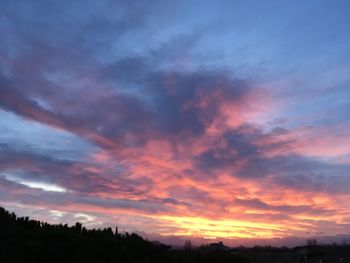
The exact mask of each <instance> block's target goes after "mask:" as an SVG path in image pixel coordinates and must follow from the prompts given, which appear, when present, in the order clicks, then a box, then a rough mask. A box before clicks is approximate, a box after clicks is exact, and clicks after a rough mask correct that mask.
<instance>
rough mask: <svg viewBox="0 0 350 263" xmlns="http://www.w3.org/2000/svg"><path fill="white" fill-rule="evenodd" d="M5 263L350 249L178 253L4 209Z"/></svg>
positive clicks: (247, 256)
mask: <svg viewBox="0 0 350 263" xmlns="http://www.w3.org/2000/svg"><path fill="white" fill-rule="evenodd" d="M0 262H4V263H10V262H11V263H12V262H23V263H24V262H38V263H39V262H60V263H78V262H84V263H89V262H91V263H92V262H94V263H100V262H101V263H102V262H123V263H124V262H125V263H128V262H130V263H133V262H139V263H146V262H152V263H153V262H155V263H157V262H162V263H166V262H174V263H176V262H185V263H197V262H198V263H199V262H203V263H209V262H211V263H215V262H218V263H226V262H232V263H255V262H261V263H265V262H266V263H267V262H268V263H274V262H276V263H277V262H280V263H284V262H286V263H289V262H290V263H292V262H293V263H297V262H305V263H306V262H310V263H319V262H322V263H328V262H329V263H333V262H343V263H344V262H348V263H350V245H347V244H342V245H336V244H334V245H322V246H321V245H317V244H316V243H315V242H313V243H310V244H309V245H308V246H304V247H295V248H293V249H289V248H285V247H284V248H273V247H254V248H244V247H239V248H228V247H226V246H224V245H223V244H222V243H216V244H211V245H207V246H202V247H199V248H193V247H192V246H191V243H190V242H189V241H187V242H186V243H185V246H184V248H183V249H178V250H174V249H171V247H170V246H166V245H164V244H160V243H159V242H150V241H147V240H144V239H143V238H142V237H140V236H138V235H137V234H134V233H133V234H129V233H124V234H120V233H118V232H117V231H115V232H113V231H112V229H111V228H106V229H97V230H96V229H90V230H88V229H86V228H84V227H83V226H82V224H80V223H76V224H75V225H74V226H70V227H69V226H68V225H62V224H60V225H51V224H48V223H44V222H40V221H37V220H31V219H29V218H28V217H17V216H16V215H15V214H14V213H9V212H8V211H6V210H5V209H4V208H1V207H0Z"/></svg>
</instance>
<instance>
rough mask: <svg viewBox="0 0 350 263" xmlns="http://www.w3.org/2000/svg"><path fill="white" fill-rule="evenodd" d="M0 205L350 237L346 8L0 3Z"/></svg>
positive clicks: (196, 237)
mask: <svg viewBox="0 0 350 263" xmlns="http://www.w3.org/2000/svg"><path fill="white" fill-rule="evenodd" d="M0 6H1V8H0V34H1V39H0V205H1V206H3V207H5V208H6V209H8V210H10V211H14V212H16V213H17V214H19V215H21V216H30V217H33V218H36V219H39V220H44V221H48V222H51V223H69V224H73V223H74V222H76V221H80V222H82V223H83V224H84V225H85V226H86V227H106V226H112V227H114V226H115V225H118V227H119V229H120V231H130V232H137V233H141V234H142V235H143V236H144V237H146V238H149V239H159V240H161V241H164V242H169V243H181V242H183V240H185V239H191V240H192V241H193V242H194V243H196V242H197V243H208V242H212V240H214V241H215V240H225V243H227V244H253V243H254V242H255V243H256V242H260V243H262V244H277V245H282V244H287V245H288V244H291V243H293V242H304V240H306V239H308V238H311V237H316V238H317V239H319V240H324V241H325V242H326V241H330V240H333V239H338V240H340V239H343V238H344V237H345V236H346V235H348V236H349V237H350V207H349V203H350V118H349V113H350V49H349V46H350V34H349V33H350V16H349V9H350V2H349V1H347V0H338V1H333V0H307V1H301V0H297V1H279V0H278V1H277V0H276V1H274V0H269V1H251V0H247V1H243V0H242V1H241V0H232V1H224V0H223V1H199V0H198V1H195V0H193V1H163V0H162V1H157V0H152V1H106V0H100V1H89V0H84V1H75V0H74V1H68V0H67V1H39V0H37V1H25V0H19V1H12V0H2V1H1V3H0Z"/></svg>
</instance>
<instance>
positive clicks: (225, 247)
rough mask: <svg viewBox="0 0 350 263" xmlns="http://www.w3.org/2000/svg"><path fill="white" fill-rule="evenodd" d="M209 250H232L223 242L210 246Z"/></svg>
mask: <svg viewBox="0 0 350 263" xmlns="http://www.w3.org/2000/svg"><path fill="white" fill-rule="evenodd" d="M209 248H210V249H219V250H230V248H229V247H227V246H225V245H224V243H223V242H222V241H219V242H218V243H211V244H209Z"/></svg>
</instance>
